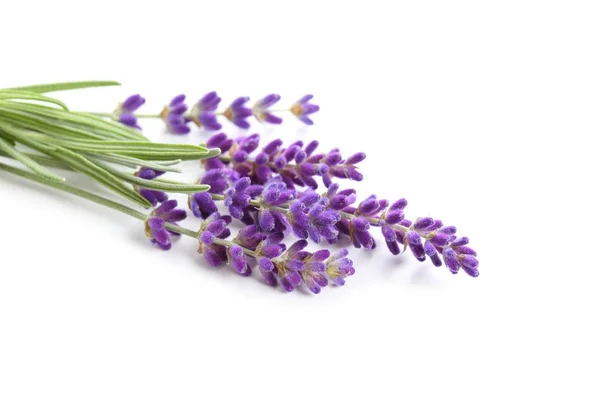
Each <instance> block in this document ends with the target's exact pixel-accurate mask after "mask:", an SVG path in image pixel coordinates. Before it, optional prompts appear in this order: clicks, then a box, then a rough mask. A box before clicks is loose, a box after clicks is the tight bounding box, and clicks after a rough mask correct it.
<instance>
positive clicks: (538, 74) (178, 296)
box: [0, 0, 600, 400]
mask: <svg viewBox="0 0 600 400" xmlns="http://www.w3.org/2000/svg"><path fill="white" fill-rule="evenodd" d="M31 3H33V4H31ZM392 3H393V4H395V5H394V6H393V8H392V6H391V4H392ZM599 17H600V15H599V9H598V4H597V2H593V1H587V2H586V1H562V2H561V1H524V0H520V1H502V2H481V1H453V2H445V1H421V2H385V1H369V2H366V3H365V2H352V1H350V2H343V3H342V2H339V4H338V3H337V2H324V1H319V2H316V1H314V2H313V1H308V0H305V1H302V2H293V3H292V2H283V1H272V2H266V1H258V0H255V1H248V2H246V1H244V2H242V1H239V2H234V1H230V2H225V1H214V2H186V3H184V2H178V1H170V2H168V3H160V4H158V3H157V4H156V5H150V4H149V3H148V2H139V4H135V5H134V4H133V2H127V3H124V2H119V3H118V2H113V1H103V2H98V3H95V5H94V4H93V3H91V2H67V1H53V2H41V1H40V2H20V3H14V2H13V3H11V5H10V8H6V9H3V11H2V24H0V38H1V40H2V53H1V60H2V62H1V66H0V87H7V86H16V85H25V84H34V83H46V82H54V81H66V80H79V79H116V80H119V81H121V82H122V83H123V84H124V85H123V87H122V88H116V89H99V90H94V91H88V92H85V91H82V92H77V93H75V92H73V93H69V94H65V95H63V96H61V98H63V99H65V100H66V101H68V102H69V104H70V105H71V106H72V107H73V108H78V109H82V110H83V109H87V110H96V111H104V110H106V111H110V110H112V108H113V106H114V104H115V102H116V101H118V100H119V99H121V98H123V97H124V96H126V95H127V94H129V93H133V92H140V93H142V94H143V95H145V97H146V98H147V99H148V103H147V106H145V107H144V111H145V112H151V111H152V110H156V111H158V110H159V109H160V107H161V106H162V104H163V103H164V102H165V101H167V100H168V99H170V97H171V96H173V95H175V94H177V93H179V92H182V91H183V92H186V93H188V94H189V95H190V96H191V98H197V97H198V96H200V95H202V94H203V93H205V92H207V91H209V90H213V89H216V90H218V91H219V93H220V94H221V95H222V97H223V98H224V101H225V102H226V101H228V100H231V99H233V97H234V96H236V95H250V96H252V97H253V98H257V97H259V96H262V95H264V94H267V93H269V92H278V93H281V94H282V95H283V97H284V99H283V102H284V103H285V102H290V101H293V100H295V98H296V97H299V96H300V95H302V94H304V93H306V92H312V93H314V94H315V96H316V102H317V103H318V104H320V105H321V107H322V111H321V112H320V113H319V114H317V115H316V116H315V121H316V125H315V126H314V127H313V128H310V129H303V128H302V127H301V126H300V124H299V123H297V122H295V121H292V120H291V118H289V117H288V118H287V121H286V123H284V125H282V126H281V127H277V128H275V129H273V131H272V132H268V133H267V135H268V136H272V137H274V136H281V137H283V138H285V139H286V141H288V142H289V141H292V140H293V139H294V138H296V137H300V138H305V139H306V140H310V139H313V138H318V139H319V140H320V141H321V142H322V144H323V147H325V148H330V147H333V146H339V147H341V148H342V150H343V152H344V154H348V155H349V154H351V153H353V152H356V151H359V150H362V151H365V152H367V154H368V158H367V160H366V161H365V162H364V163H363V164H361V167H362V168H361V169H362V171H363V173H364V175H365V177H366V179H365V181H364V182H362V183H361V184H358V185H355V186H356V187H357V188H358V189H359V194H360V195H362V196H366V195H368V194H370V193H377V194H378V195H379V196H381V197H386V198H390V199H396V198H399V197H406V198H407V199H408V200H409V207H408V209H407V210H408V214H409V215H410V216H412V217H416V216H427V215H431V216H435V217H438V218H441V219H443V220H444V221H445V222H446V223H451V224H455V225H457V226H458V228H459V231H460V233H462V234H465V235H467V236H469V237H470V238H471V239H472V244H473V246H474V247H475V248H476V249H477V250H478V252H479V254H480V256H479V259H480V261H481V265H480V270H481V276H480V277H479V278H478V279H471V278H469V277H468V276H466V274H464V273H461V274H460V275H459V276H452V275H451V274H450V273H449V272H448V271H446V270H444V269H442V268H440V269H436V268H434V267H433V266H431V265H430V264H419V263H417V262H416V261H415V260H414V259H412V258H411V256H409V255H406V256H403V257H399V258H394V257H392V256H391V255H389V254H388V253H387V251H386V250H385V249H384V248H383V247H380V248H378V249H377V250H375V251H374V252H372V253H368V252H365V251H363V250H361V251H357V250H352V253H351V254H352V258H353V259H354V260H355V264H356V267H357V274H356V275H355V276H354V277H351V278H350V279H349V281H348V284H347V285H346V286H345V287H344V288H337V289H335V288H334V289H332V288H327V290H324V291H323V292H322V294H321V295H319V296H309V295H304V294H302V293H293V294H284V293H282V292H281V291H279V290H273V289H271V288H268V287H266V286H265V285H263V284H262V283H261V282H260V281H259V280H258V279H257V278H255V277H252V278H249V279H244V278H241V277H238V276H236V275H235V274H234V273H232V272H230V271H229V270H228V269H227V268H225V269H221V270H214V269H212V268H210V267H207V266H206V264H205V263H204V261H203V260H202V258H201V257H200V256H198V255H196V254H195V248H196V244H195V243H193V240H191V239H188V238H183V239H182V240H180V241H179V242H178V243H176V245H175V246H174V249H173V250H172V251H170V252H162V251H159V250H157V249H154V248H152V247H151V246H150V245H149V244H148V243H147V242H146V239H145V237H144V235H143V231H142V226H141V225H140V223H139V222H137V221H134V220H130V219H129V218H128V217H126V216H121V215H119V214H117V213H115V212H112V211H110V210H106V211H105V210H103V209H102V208H101V207H99V206H94V205H90V204H88V203H87V202H85V201H84V200H79V199H76V198H74V197H71V196H69V195H66V194H61V193H55V192H52V191H50V190H46V189H44V188H41V187H39V186H38V185H35V184H29V183H25V182H20V181H18V180H17V179H15V178H13V177H9V176H7V175H6V174H5V173H0V185H1V188H0V191H1V196H2V197H1V198H2V200H1V204H2V210H3V211H2V222H1V224H2V225H1V226H2V229H1V230H0V243H1V247H0V250H1V255H2V257H1V259H0V260H1V261H0V398H2V399H11V400H12V399H39V398H48V399H49V398H60V399H83V398H85V399H107V398H110V399H133V398H144V399H165V398H171V399H197V398H206V399H212V398H215V399H216V398H227V397H228V398H241V397H242V396H243V398H302V397H307V396H310V397H313V398H326V397H329V398H333V397H332V396H335V398H348V397H349V396H355V397H356V398H377V399H383V398H395V399H397V398H408V399H417V398H461V399H471V398H486V399H487V398H542V397H545V396H547V395H551V394H553V395H556V396H557V397H558V398H578V399H583V398H598V395H599V391H598V381H597V374H598V356H599V355H600V354H599V351H598V350H599V348H598V334H599V333H600V332H599V331H598V328H597V325H596V323H597V318H598V317H597V316H598V311H597V307H598V304H599V303H598V289H597V288H598V283H597V282H598V267H599V262H598V260H597V258H596V254H595V251H596V250H597V248H598V247H597V229H598V228H597V227H598V222H599V220H598V200H599V198H598V194H597V187H598V175H597V173H598V158H597V157H598V156H597V148H598V147H597V143H598V141H597V137H598V134H599V132H600V130H599V128H600V118H599V116H598V110H599V109H600V108H599V107H600V101H599V99H600V95H599V93H600V74H599V72H598V71H600V57H599V53H598V45H599V40H600V26H599V25H598V20H599ZM144 124H145V127H146V131H147V132H148V134H149V135H150V136H151V137H153V138H155V139H156V140H175V139H173V138H172V137H171V136H168V135H166V134H164V133H163V132H162V128H161V127H160V124H158V123H147V122H144ZM225 130H226V131H227V132H228V133H232V134H233V133H236V131H235V130H234V129H232V127H231V126H230V125H227V124H225ZM252 131H253V132H254V131H258V132H263V128H262V127H260V126H255V127H253V129H252ZM206 138H207V134H206V133H205V132H199V131H194V132H193V133H192V134H191V135H189V137H187V138H185V139H182V140H184V141H185V140H188V141H189V142H191V143H198V142H200V141H203V140H205V139H206ZM199 173H200V169H199V168H197V167H196V166H195V165H189V169H188V174H189V175H188V176H189V177H196V176H197V175H198V174H199ZM380 243H381V240H380ZM352 398H354V397H352Z"/></svg>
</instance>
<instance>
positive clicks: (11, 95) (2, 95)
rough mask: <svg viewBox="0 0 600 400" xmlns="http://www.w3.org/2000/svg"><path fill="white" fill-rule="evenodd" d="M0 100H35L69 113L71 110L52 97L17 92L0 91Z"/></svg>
mask: <svg viewBox="0 0 600 400" xmlns="http://www.w3.org/2000/svg"><path fill="white" fill-rule="evenodd" d="M0 99H11V100H12V99H14V100H35V101H41V102H44V103H51V104H56V105H57V106H59V107H61V108H62V109H64V110H66V111H69V108H68V107H67V105H66V104H65V103H63V102H62V101H60V100H57V99H54V98H52V97H48V96H44V95H43V94H36V93H29V92H23V91H17V90H0Z"/></svg>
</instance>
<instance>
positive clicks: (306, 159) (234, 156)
mask: <svg viewBox="0 0 600 400" xmlns="http://www.w3.org/2000/svg"><path fill="white" fill-rule="evenodd" d="M258 144H259V135H257V134H254V135H250V136H248V137H244V138H240V139H238V140H237V141H236V142H233V141H232V140H231V139H228V138H227V136H226V135H225V134H223V133H219V134H217V135H214V136H213V137H211V138H210V139H209V140H208V142H207V147H209V148H217V147H218V148H219V149H220V150H221V156H220V157H218V158H213V159H209V160H204V161H203V165H204V167H205V168H206V169H214V168H226V167H229V168H230V169H231V170H233V171H235V172H236V173H237V174H238V175H239V176H240V177H244V176H248V177H250V179H251V180H252V182H253V183H256V184H264V183H266V182H267V181H269V179H271V177H272V176H273V175H274V173H277V174H279V175H280V176H281V178H282V179H283V181H284V182H285V183H286V185H287V186H288V187H289V188H294V187H295V186H308V187H310V188H312V189H316V188H317V187H318V186H319V185H318V183H317V181H316V179H315V178H316V177H318V176H321V177H322V179H323V183H324V184H325V186H327V187H329V186H331V185H332V184H333V183H332V180H333V178H338V179H350V180H355V181H360V180H362V178H363V176H362V174H360V172H358V169H357V167H356V164H357V163H359V162H361V161H362V160H364V158H365V154H364V153H357V154H354V155H353V156H351V157H350V158H348V159H347V160H344V159H343V158H342V156H341V154H340V152H339V150H338V149H333V150H331V151H330V152H329V153H327V154H313V153H314V152H315V150H316V149H317V147H318V145H319V142H317V141H312V142H310V143H308V144H307V145H306V146H304V144H303V143H302V142H300V141H298V142H295V143H292V144H291V145H290V146H289V147H288V148H283V147H281V145H282V141H281V140H279V139H277V140H273V141H272V142H270V143H268V144H267V145H266V146H265V147H263V149H262V151H260V152H259V153H258V154H257V155H256V156H255V157H254V158H252V156H251V153H252V152H254V151H255V150H256V148H257V147H258Z"/></svg>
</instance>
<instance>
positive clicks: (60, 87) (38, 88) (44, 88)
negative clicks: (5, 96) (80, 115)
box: [10, 81, 121, 93]
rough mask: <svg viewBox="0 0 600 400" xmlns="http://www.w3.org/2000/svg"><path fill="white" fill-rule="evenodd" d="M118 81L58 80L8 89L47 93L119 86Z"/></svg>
mask: <svg viewBox="0 0 600 400" xmlns="http://www.w3.org/2000/svg"><path fill="white" fill-rule="evenodd" d="M119 85H121V84H120V83H119V82H115V81H78V82H60V83H48V84H44V85H31V86H20V87H15V88H10V90H24V91H27V92H32V93H48V92H60V91H64V90H73V89H87V88H93V87H103V86H119Z"/></svg>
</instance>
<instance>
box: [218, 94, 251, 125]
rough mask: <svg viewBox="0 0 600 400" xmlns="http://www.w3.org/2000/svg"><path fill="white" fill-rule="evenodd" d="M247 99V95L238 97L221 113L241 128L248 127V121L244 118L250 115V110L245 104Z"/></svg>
mask: <svg viewBox="0 0 600 400" xmlns="http://www.w3.org/2000/svg"><path fill="white" fill-rule="evenodd" d="M249 100H250V98H249V97H238V98H237V99H235V100H234V101H233V103H231V105H230V106H229V107H227V109H226V110H225V111H224V112H223V115H224V116H225V118H227V119H228V120H230V121H231V122H233V124H234V125H236V126H238V127H240V128H242V129H248V128H250V123H249V122H248V121H247V120H246V119H247V118H248V117H249V116H250V115H252V110H251V109H249V108H248V107H246V106H245V104H246V103H247V102H248V101H249Z"/></svg>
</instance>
